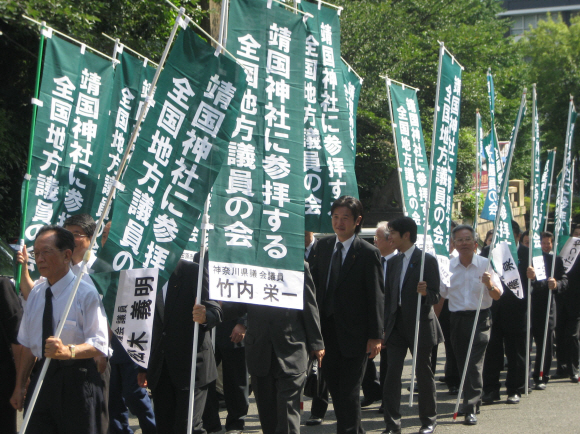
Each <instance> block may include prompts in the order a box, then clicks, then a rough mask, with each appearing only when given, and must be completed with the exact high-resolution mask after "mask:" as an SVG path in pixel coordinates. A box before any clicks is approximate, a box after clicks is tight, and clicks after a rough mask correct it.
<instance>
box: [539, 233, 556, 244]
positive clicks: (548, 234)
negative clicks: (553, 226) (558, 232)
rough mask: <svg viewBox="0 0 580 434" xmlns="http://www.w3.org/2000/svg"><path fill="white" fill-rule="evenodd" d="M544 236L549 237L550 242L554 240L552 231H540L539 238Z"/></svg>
mask: <svg viewBox="0 0 580 434" xmlns="http://www.w3.org/2000/svg"><path fill="white" fill-rule="evenodd" d="M544 238H551V239H552V242H554V234H553V233H552V232H548V231H546V232H542V233H541V234H540V239H541V240H543V239H544Z"/></svg>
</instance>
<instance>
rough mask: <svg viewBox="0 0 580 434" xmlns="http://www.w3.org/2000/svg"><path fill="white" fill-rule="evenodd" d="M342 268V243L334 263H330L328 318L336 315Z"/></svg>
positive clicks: (326, 307)
mask: <svg viewBox="0 0 580 434" xmlns="http://www.w3.org/2000/svg"><path fill="white" fill-rule="evenodd" d="M341 267H342V243H341V242H338V243H336V252H334V255H333V256H332V261H331V263H330V276H329V278H328V286H327V288H326V295H325V297H324V313H325V314H326V316H330V315H332V314H333V313H334V306H333V300H334V291H335V289H336V284H337V283H338V276H339V275H340V269H341Z"/></svg>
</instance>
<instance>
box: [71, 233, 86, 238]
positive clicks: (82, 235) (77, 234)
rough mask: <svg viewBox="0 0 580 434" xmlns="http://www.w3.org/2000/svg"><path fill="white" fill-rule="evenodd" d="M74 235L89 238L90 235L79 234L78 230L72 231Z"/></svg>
mask: <svg viewBox="0 0 580 434" xmlns="http://www.w3.org/2000/svg"><path fill="white" fill-rule="evenodd" d="M72 234H73V235H74V237H75V238H85V237H86V238H88V235H84V234H79V233H78V232H73V233H72Z"/></svg>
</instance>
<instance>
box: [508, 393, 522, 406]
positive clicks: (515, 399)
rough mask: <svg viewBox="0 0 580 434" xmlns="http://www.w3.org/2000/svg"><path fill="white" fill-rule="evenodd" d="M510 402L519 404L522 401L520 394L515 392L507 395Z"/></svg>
mask: <svg viewBox="0 0 580 434" xmlns="http://www.w3.org/2000/svg"><path fill="white" fill-rule="evenodd" d="M506 402H507V403H508V404H519V403H520V395H518V394H517V393H514V394H513V395H510V396H508V397H507V401H506Z"/></svg>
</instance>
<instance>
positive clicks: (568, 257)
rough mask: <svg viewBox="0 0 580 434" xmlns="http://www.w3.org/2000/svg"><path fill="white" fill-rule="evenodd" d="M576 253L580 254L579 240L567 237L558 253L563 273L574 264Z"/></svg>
mask: <svg viewBox="0 0 580 434" xmlns="http://www.w3.org/2000/svg"><path fill="white" fill-rule="evenodd" d="M578 253H580V238H573V237H569V238H568V240H567V241H566V244H564V246H563V247H562V250H561V251H560V256H561V257H562V261H563V262H564V272H565V273H567V272H568V271H570V268H572V266H573V265H574V264H575V263H576V259H577V258H578Z"/></svg>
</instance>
